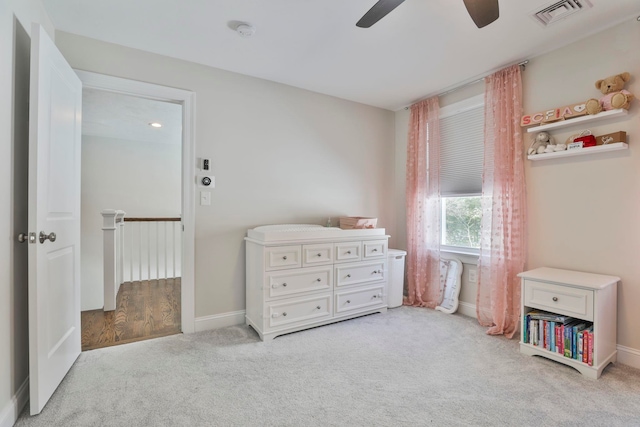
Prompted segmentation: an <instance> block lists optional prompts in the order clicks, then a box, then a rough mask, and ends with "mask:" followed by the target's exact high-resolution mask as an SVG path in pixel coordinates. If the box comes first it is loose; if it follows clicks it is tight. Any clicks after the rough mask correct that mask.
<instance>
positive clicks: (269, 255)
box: [264, 245, 302, 271]
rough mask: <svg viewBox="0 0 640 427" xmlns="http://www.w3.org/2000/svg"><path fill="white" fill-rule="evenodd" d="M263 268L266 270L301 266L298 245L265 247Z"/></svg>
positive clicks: (300, 254)
mask: <svg viewBox="0 0 640 427" xmlns="http://www.w3.org/2000/svg"><path fill="white" fill-rule="evenodd" d="M264 253H265V261H264V262H265V266H266V267H265V269H266V270H267V271H272V270H283V269H286V268H299V267H302V261H301V258H302V249H301V248H300V246H299V245H298V246H274V247H271V248H266V249H265V251H264Z"/></svg>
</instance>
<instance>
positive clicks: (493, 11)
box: [464, 0, 500, 28]
mask: <svg viewBox="0 0 640 427" xmlns="http://www.w3.org/2000/svg"><path fill="white" fill-rule="evenodd" d="M464 5H465V6H466V8H467V12H469V15H471V19H473V22H474V23H475V24H476V26H477V27H478V28H482V27H486V26H487V25H489V24H491V23H492V22H493V21H495V20H496V19H498V18H499V17H500V10H499V7H498V0H464Z"/></svg>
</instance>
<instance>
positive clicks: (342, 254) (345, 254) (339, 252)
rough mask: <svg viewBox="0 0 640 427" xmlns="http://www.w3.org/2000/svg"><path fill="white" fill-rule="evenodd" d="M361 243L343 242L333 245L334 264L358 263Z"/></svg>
mask: <svg viewBox="0 0 640 427" xmlns="http://www.w3.org/2000/svg"><path fill="white" fill-rule="evenodd" d="M361 252H362V242H343V243H336V244H335V254H336V261H335V262H337V263H338V262H353V261H360V259H361Z"/></svg>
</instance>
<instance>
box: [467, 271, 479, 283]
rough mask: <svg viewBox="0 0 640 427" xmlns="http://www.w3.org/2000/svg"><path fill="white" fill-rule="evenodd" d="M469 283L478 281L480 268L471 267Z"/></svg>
mask: <svg viewBox="0 0 640 427" xmlns="http://www.w3.org/2000/svg"><path fill="white" fill-rule="evenodd" d="M469 283H478V269H477V268H470V269H469Z"/></svg>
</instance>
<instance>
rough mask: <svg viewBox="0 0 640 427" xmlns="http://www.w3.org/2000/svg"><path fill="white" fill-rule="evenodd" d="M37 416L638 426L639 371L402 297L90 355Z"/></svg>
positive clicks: (88, 421)
mask: <svg viewBox="0 0 640 427" xmlns="http://www.w3.org/2000/svg"><path fill="white" fill-rule="evenodd" d="M27 412H28V411H25V412H24V413H23V414H22V416H21V417H20V419H19V420H18V422H17V424H16V425H17V426H20V427H23V426H607V427H608V426H640V371H638V370H635V369H632V368H629V367H625V366H624V365H619V364H618V365H615V366H614V365H611V366H610V367H609V368H607V369H606V370H605V371H604V373H603V375H602V377H601V379H600V380H590V379H587V378H584V377H582V376H581V375H580V374H579V373H578V372H576V371H575V370H573V369H571V368H569V367H566V366H564V365H560V364H557V363H555V362H552V361H549V360H547V359H543V358H539V357H527V356H524V355H521V354H520V353H519V352H518V345H517V342H516V340H511V341H509V340H506V339H504V338H501V337H491V336H487V335H485V334H484V329H483V328H481V327H480V326H478V324H477V323H476V321H475V320H474V319H470V318H467V317H464V316H461V315H447V314H443V313H441V312H437V311H433V310H427V309H419V308H409V307H401V308H397V309H393V310H389V311H388V312H387V313H386V314H376V315H371V316H366V317H362V318H358V319H354V320H349V321H345V322H341V323H337V324H334V325H329V326H324V327H321V328H316V329H312V330H308V331H303V332H299V333H295V334H290V335H286V336H283V337H279V338H276V339H275V340H274V341H272V342H268V343H263V342H261V341H259V339H258V337H257V335H256V334H255V332H254V331H253V330H252V329H250V328H249V327H245V326H237V327H230V328H225V329H220V330H217V331H210V332H203V333H198V334H193V335H186V336H185V335H176V336H171V337H167V338H159V339H156V340H150V341H144V342H140V343H134V344H128V345H124V346H119V347H110V348H105V349H101V350H94V351H90V352H86V353H83V354H82V355H81V356H80V358H79V359H78V361H77V362H76V364H75V365H74V367H73V368H72V369H71V371H70V373H69V374H68V375H67V377H66V378H65V380H64V381H63V383H62V384H61V386H60V388H59V389H58V390H57V391H56V393H55V394H54V396H53V398H52V399H51V401H50V402H49V403H48V404H47V406H46V407H45V409H44V411H43V412H42V414H40V415H38V416H36V417H30V416H28V415H27Z"/></svg>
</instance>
